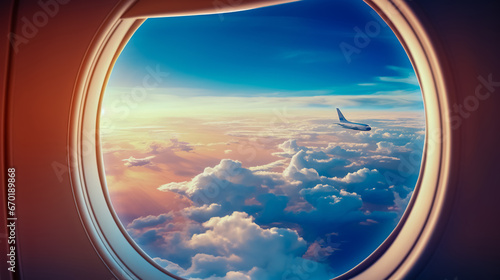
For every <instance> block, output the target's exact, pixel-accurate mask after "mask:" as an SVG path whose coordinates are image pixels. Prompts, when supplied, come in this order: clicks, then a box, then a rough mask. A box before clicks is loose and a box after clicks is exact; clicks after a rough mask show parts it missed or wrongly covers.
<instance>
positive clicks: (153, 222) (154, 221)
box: [127, 214, 172, 229]
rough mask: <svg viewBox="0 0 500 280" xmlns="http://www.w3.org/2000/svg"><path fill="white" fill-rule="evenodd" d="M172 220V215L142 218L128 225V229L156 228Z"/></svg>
mask: <svg viewBox="0 0 500 280" xmlns="http://www.w3.org/2000/svg"><path fill="white" fill-rule="evenodd" d="M171 219H172V215H170V214H161V215H159V216H153V215H149V216H146V217H140V218H137V219H135V220H133V221H132V222H131V223H130V224H128V226H127V227H128V228H133V229H142V228H146V227H154V226H157V225H160V224H163V223H165V222H166V221H168V220H171Z"/></svg>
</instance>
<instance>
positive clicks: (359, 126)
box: [338, 122, 372, 131]
mask: <svg viewBox="0 0 500 280" xmlns="http://www.w3.org/2000/svg"><path fill="white" fill-rule="evenodd" d="M338 125H340V126H342V127H344V128H348V129H354V130H361V131H370V130H372V128H371V127H370V126H369V125H367V124H362V123H352V122H340V123H338Z"/></svg>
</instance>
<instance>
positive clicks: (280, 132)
mask: <svg viewBox="0 0 500 280" xmlns="http://www.w3.org/2000/svg"><path fill="white" fill-rule="evenodd" d="M353 2H354V1H326V0H306V1H300V2H294V3H289V4H283V5H278V6H273V7H267V8H261V9H255V10H250V11H244V12H236V13H229V14H221V15H217V14H216V15H204V16H186V17H172V18H163V19H150V20H147V21H146V22H145V23H144V25H143V26H142V27H141V28H140V29H139V30H138V31H137V32H136V34H135V35H134V36H133V38H132V39H131V41H130V42H129V44H128V45H127V46H126V48H125V50H124V51H123V53H122V54H121V56H120V57H119V59H118V61H117V63H116V65H115V68H114V70H113V73H112V75H111V79H110V82H109V84H108V86H107V89H106V92H105V95H104V100H103V106H102V108H103V109H102V112H101V115H102V117H101V124H100V125H101V131H100V133H101V145H102V152H103V158H104V164H105V172H106V180H107V186H108V190H109V194H110V197H111V201H112V204H113V207H114V209H115V211H116V213H117V214H118V216H119V218H120V221H121V222H122V224H123V226H124V227H125V228H126V229H127V231H128V233H129V235H130V236H131V237H132V239H133V240H134V241H135V242H136V243H137V244H138V246H140V247H141V248H142V249H143V250H144V251H145V252H146V253H147V254H148V255H149V256H150V257H151V258H153V260H155V261H156V262H157V263H158V264H159V265H160V266H162V267H164V268H165V269H166V270H168V271H170V272H172V273H174V274H176V275H178V276H180V277H184V278H189V279H213V280H215V279H227V280H229V279H259V280H263V279H264V280H265V279H273V280H274V279H328V278H332V277H334V276H337V275H339V274H342V273H344V272H346V271H347V270H349V269H351V268H352V267H354V266H355V265H357V264H358V263H359V262H361V261H362V260H363V259H364V258H366V257H367V256H368V255H369V254H370V253H371V252H373V250H375V249H376V248H377V247H378V246H379V245H380V244H381V243H382V242H383V241H384V239H385V238H387V236H388V235H389V234H390V232H391V231H392V230H393V229H394V227H395V226H396V224H397V223H398V221H399V219H400V218H401V216H402V214H403V212H404V210H405V208H406V205H407V203H408V201H409V199H410V197H411V194H412V191H413V188H414V186H415V183H416V181H417V177H418V173H419V171H420V159H421V154H422V149H423V142H424V136H425V122H424V111H423V102H422V95H421V93H420V88H419V85H418V82H417V79H416V77H415V74H414V72H413V69H412V67H411V64H410V63H409V60H408V57H407V56H406V54H405V52H404V50H403V48H402V46H401V45H400V43H399V42H398V41H397V39H396V37H395V36H394V34H393V33H392V31H391V30H390V29H389V27H387V25H385V24H384V23H383V22H382V21H381V20H380V18H378V16H376V14H374V13H373V11H371V9H370V8H369V7H368V6H366V5H365V4H364V3H353ZM336 108H340V109H341V110H342V112H343V114H344V116H345V118H347V119H348V120H349V121H351V122H353V123H357V124H368V125H369V126H370V127H371V130H369V131H365V130H356V127H353V128H355V129H352V128H349V127H345V126H341V125H338V124H339V122H340V120H339V117H338V115H337V111H336Z"/></svg>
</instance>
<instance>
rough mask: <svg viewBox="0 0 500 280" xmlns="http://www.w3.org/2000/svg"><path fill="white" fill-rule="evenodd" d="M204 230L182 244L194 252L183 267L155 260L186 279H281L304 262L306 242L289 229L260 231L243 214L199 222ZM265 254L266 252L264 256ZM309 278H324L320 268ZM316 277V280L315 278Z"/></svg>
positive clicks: (320, 266)
mask: <svg viewBox="0 0 500 280" xmlns="http://www.w3.org/2000/svg"><path fill="white" fill-rule="evenodd" d="M203 227H205V228H206V229H207V230H206V231H205V232H203V233H200V234H195V235H193V236H192V237H190V238H186V239H185V240H184V241H183V244H182V246H183V247H184V248H190V249H193V250H194V251H193V252H196V253H195V254H194V255H193V257H192V258H191V263H190V265H189V266H187V267H184V268H183V267H181V266H179V265H177V264H175V263H172V262H170V261H167V260H163V259H160V258H156V259H155V261H156V262H157V263H158V264H160V265H161V266H163V267H165V268H166V269H167V270H169V271H171V272H173V273H176V274H177V275H179V276H182V277H189V278H190V279H214V280H215V279H220V280H236V279H262V280H274V279H281V276H282V275H283V273H284V272H286V271H290V270H292V268H293V267H294V266H297V265H300V264H301V262H304V261H306V260H304V259H302V258H301V256H302V255H304V254H305V253H306V251H307V248H308V247H307V243H306V241H305V240H304V239H303V238H302V237H300V236H299V234H298V233H297V232H296V231H295V230H292V229H286V228H277V227H271V228H262V227H260V226H259V225H257V224H256V223H255V222H254V219H253V217H251V216H249V215H248V214H247V213H242V212H234V213H232V214H231V215H227V216H224V217H213V218H211V219H210V220H209V221H207V222H205V223H203ZM266 252H269V253H266ZM315 265H316V266H317V267H318V268H317V269H316V271H315V272H313V273H312V275H311V277H313V278H314V279H327V278H328V275H327V274H326V270H325V268H324V266H323V265H321V264H318V263H315ZM316 277H317V278H316Z"/></svg>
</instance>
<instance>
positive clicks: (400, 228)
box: [68, 0, 452, 280]
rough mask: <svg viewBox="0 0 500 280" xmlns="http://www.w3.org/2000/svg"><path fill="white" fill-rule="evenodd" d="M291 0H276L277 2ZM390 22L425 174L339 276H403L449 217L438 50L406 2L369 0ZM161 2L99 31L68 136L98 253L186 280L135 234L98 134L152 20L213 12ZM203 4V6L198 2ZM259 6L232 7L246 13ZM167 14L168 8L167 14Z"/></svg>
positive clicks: (129, 268)
mask: <svg viewBox="0 0 500 280" xmlns="http://www.w3.org/2000/svg"><path fill="white" fill-rule="evenodd" d="M280 2H288V1H276V3H280ZM365 2H366V3H367V4H368V5H370V6H371V7H372V8H373V10H374V11H375V12H377V13H378V14H379V16H381V17H382V19H383V20H384V21H385V22H386V23H387V24H388V25H389V26H390V27H391V29H392V31H393V32H394V33H395V34H396V36H397V37H398V38H399V40H400V43H401V44H402V45H403V47H404V49H405V50H406V53H407V55H408V57H409V58H410V61H411V62H412V64H413V67H414V69H415V72H416V74H417V77H418V79H419V82H420V87H421V89H422V94H423V98H424V107H425V115H426V136H425V145H424V152H423V157H422V164H421V168H420V175H419V179H418V181H417V184H416V186H415V191H414V193H413V195H412V198H411V200H410V203H409V205H408V207H407V209H406V211H405V213H404V215H403V217H402V218H401V220H400V221H399V223H398V225H397V226H396V228H395V229H394V230H393V232H392V233H391V234H390V236H389V237H388V238H387V239H386V240H385V241H384V242H383V243H382V245H380V246H379V248H377V249H376V250H375V251H374V252H373V253H372V254H371V255H370V256H369V257H368V258H366V259H365V260H364V261H363V262H361V263H360V264H359V265H357V266H356V267H354V268H353V269H351V270H350V271H348V272H347V273H345V274H343V275H340V276H338V277H336V278H335V279H342V280H343V279H368V278H374V277H375V278H377V279H388V278H394V279H403V278H406V277H408V276H409V275H412V274H413V273H415V271H417V270H418V267H419V264H421V262H422V260H425V259H426V256H427V252H428V250H429V248H431V247H432V245H433V242H434V241H435V240H436V238H438V237H439V234H440V232H441V230H442V227H443V225H442V223H440V221H441V220H442V219H443V218H445V216H446V214H445V213H446V211H445V208H446V205H447V201H448V200H450V199H451V197H452V193H451V191H450V190H449V188H448V184H447V182H448V180H449V170H450V165H451V162H450V158H451V157H450V150H451V138H450V137H451V127H450V121H449V116H450V114H449V113H450V112H449V109H448V108H450V107H449V106H448V100H447V89H448V87H447V82H446V81H447V79H446V76H445V74H444V73H445V72H444V71H443V69H444V62H443V61H441V60H440V59H439V56H438V53H439V51H438V47H437V46H436V45H434V44H433V42H432V40H431V35H430V34H429V32H428V30H427V29H426V28H425V25H424V23H423V22H422V19H421V18H419V16H418V14H417V13H415V10H413V9H412V7H411V6H410V4H409V3H407V2H405V1H391V0H365ZM165 6H167V7H162V5H161V4H157V3H155V2H154V1H151V0H148V1H133V0H126V1H122V2H120V3H119V4H118V5H117V6H116V7H115V8H114V10H113V11H112V12H111V13H110V15H109V17H108V18H107V20H106V22H104V23H103V25H102V26H101V28H100V29H99V31H98V32H97V33H96V35H95V37H94V40H93V42H92V44H91V46H90V47H89V49H88V51H87V55H86V56H85V59H84V61H83V62H82V66H81V68H80V72H79V74H78V81H77V84H76V86H75V90H74V92H73V102H72V109H71V121H70V127H69V133H68V135H69V136H68V137H69V139H68V143H69V147H68V158H69V159H70V160H69V163H70V164H69V165H70V166H69V170H70V176H71V182H72V188H73V193H74V198H75V204H76V206H77V209H78V212H79V215H80V219H81V222H82V224H83V225H84V227H85V229H86V232H87V235H88V237H89V239H90V241H91V242H92V244H93V246H94V248H95V250H96V251H97V253H98V254H99V256H100V257H101V259H102V260H103V262H104V263H105V264H106V265H107V267H108V268H109V269H110V271H111V272H112V273H113V274H114V275H115V276H116V277H117V278H119V279H166V278H169V279H183V278H180V277H178V276H175V275H173V274H171V273H169V272H166V271H165V270H164V269H163V268H162V267H160V266H159V265H158V264H156V263H155V262H154V261H153V260H152V259H151V258H150V257H149V256H148V255H147V254H145V253H144V252H143V251H142V250H141V249H140V248H139V247H138V246H137V245H136V244H135V242H134V241H133V240H132V239H131V238H130V237H129V235H128V234H127V232H126V230H125V228H124V227H123V226H122V225H121V222H120V221H119V219H118V217H117V215H116V213H115V212H114V210H113V207H112V205H111V201H110V198H109V195H108V192H107V187H106V181H105V175H104V174H105V173H104V166H103V160H102V153H101V147H100V139H99V117H100V104H101V100H102V95H103V93H104V89H105V85H106V84H107V80H108V78H109V76H110V74H111V70H112V68H113V65H114V63H115V62H116V59H117V58H118V56H119V55H120V53H121V51H122V50H123V48H124V47H125V45H126V44H127V42H128V40H129V39H130V38H131V37H132V35H133V34H134V33H135V31H136V30H137V29H138V28H139V26H140V25H141V24H142V23H143V22H144V21H145V19H146V18H148V17H162V16H178V15H181V14H207V13H213V12H214V10H213V8H212V9H211V10H210V9H208V10H207V9H202V8H200V7H194V8H192V9H191V10H182V11H178V10H175V11H173V12H170V11H172V7H170V6H168V5H165ZM194 6H196V5H194ZM253 7H254V6H252V5H247V6H243V7H239V8H238V9H236V8H231V7H229V8H228V11H229V10H231V9H232V10H244V9H250V8H253ZM163 11H168V12H163Z"/></svg>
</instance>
